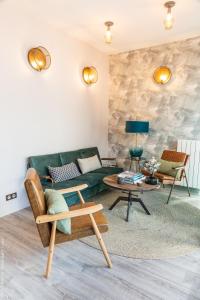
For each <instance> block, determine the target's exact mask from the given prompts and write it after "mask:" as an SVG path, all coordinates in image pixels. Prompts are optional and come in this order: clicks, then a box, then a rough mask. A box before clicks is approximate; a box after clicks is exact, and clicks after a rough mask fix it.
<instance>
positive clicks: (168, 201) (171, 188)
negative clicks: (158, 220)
mask: <svg viewBox="0 0 200 300" xmlns="http://www.w3.org/2000/svg"><path fill="white" fill-rule="evenodd" d="M175 181H176V178H174V181H173V184H172V186H171V189H170V192H169V197H168V200H167V204H168V203H169V200H170V198H171V194H172V190H173V188H174V185H175Z"/></svg>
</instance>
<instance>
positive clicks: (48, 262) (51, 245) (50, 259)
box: [44, 221, 57, 278]
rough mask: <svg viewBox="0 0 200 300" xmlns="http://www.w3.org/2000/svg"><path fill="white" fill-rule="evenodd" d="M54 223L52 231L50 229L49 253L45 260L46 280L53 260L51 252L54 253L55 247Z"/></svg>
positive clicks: (54, 223)
mask: <svg viewBox="0 0 200 300" xmlns="http://www.w3.org/2000/svg"><path fill="white" fill-rule="evenodd" d="M56 223H57V221H54V222H53V225H52V229H51V239H50V244H49V253H48V260H47V267H46V273H45V275H44V276H45V277H46V278H48V277H49V274H50V272H51V265H52V259H53V252H54V245H55V236H56Z"/></svg>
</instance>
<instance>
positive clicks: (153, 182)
mask: <svg viewBox="0 0 200 300" xmlns="http://www.w3.org/2000/svg"><path fill="white" fill-rule="evenodd" d="M145 183H147V184H151V185H156V184H158V178H156V177H154V176H147V177H146V179H145Z"/></svg>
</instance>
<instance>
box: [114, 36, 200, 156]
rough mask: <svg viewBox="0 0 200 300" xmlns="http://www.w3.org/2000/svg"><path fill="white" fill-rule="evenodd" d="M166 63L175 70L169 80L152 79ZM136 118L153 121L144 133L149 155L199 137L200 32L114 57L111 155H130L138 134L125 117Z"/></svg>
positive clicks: (142, 139)
mask: <svg viewBox="0 0 200 300" xmlns="http://www.w3.org/2000/svg"><path fill="white" fill-rule="evenodd" d="M161 65H166V66H168V67H169V68H170V69H171V71H172V79H171V81H170V82H169V83H167V84H166V85H158V84H156V83H155V82H154V81H153V78H152V76H153V72H154V70H155V69H156V68H157V67H159V66H161ZM136 118H137V120H149V122H150V133H149V135H146V136H140V144H141V145H143V147H144V150H145V151H144V155H145V156H146V157H151V156H152V155H155V156H156V157H159V156H160V154H161V153H162V151H163V149H167V148H169V149H175V148H176V144H177V139H182V138H183V139H184V138H186V139H200V37H197V38H193V39H187V40H183V41H179V42H174V43H170V44H165V45H160V46H156V47H151V48H146V49H140V50H134V51H130V52H126V53H120V54H117V55H112V56H110V96H109V137H108V139H109V151H110V155H116V156H118V157H122V158H124V157H127V156H128V149H129V148H130V147H132V146H134V145H135V137H134V134H127V133H125V122H126V120H135V119H136Z"/></svg>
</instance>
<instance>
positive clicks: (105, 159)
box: [101, 157, 117, 167]
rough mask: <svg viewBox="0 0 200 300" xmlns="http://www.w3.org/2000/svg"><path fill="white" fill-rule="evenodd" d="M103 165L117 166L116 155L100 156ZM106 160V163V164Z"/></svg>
mask: <svg viewBox="0 0 200 300" xmlns="http://www.w3.org/2000/svg"><path fill="white" fill-rule="evenodd" d="M101 161H102V165H103V167H117V158H116V157H102V158H101ZM106 162H107V164H106Z"/></svg>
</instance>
